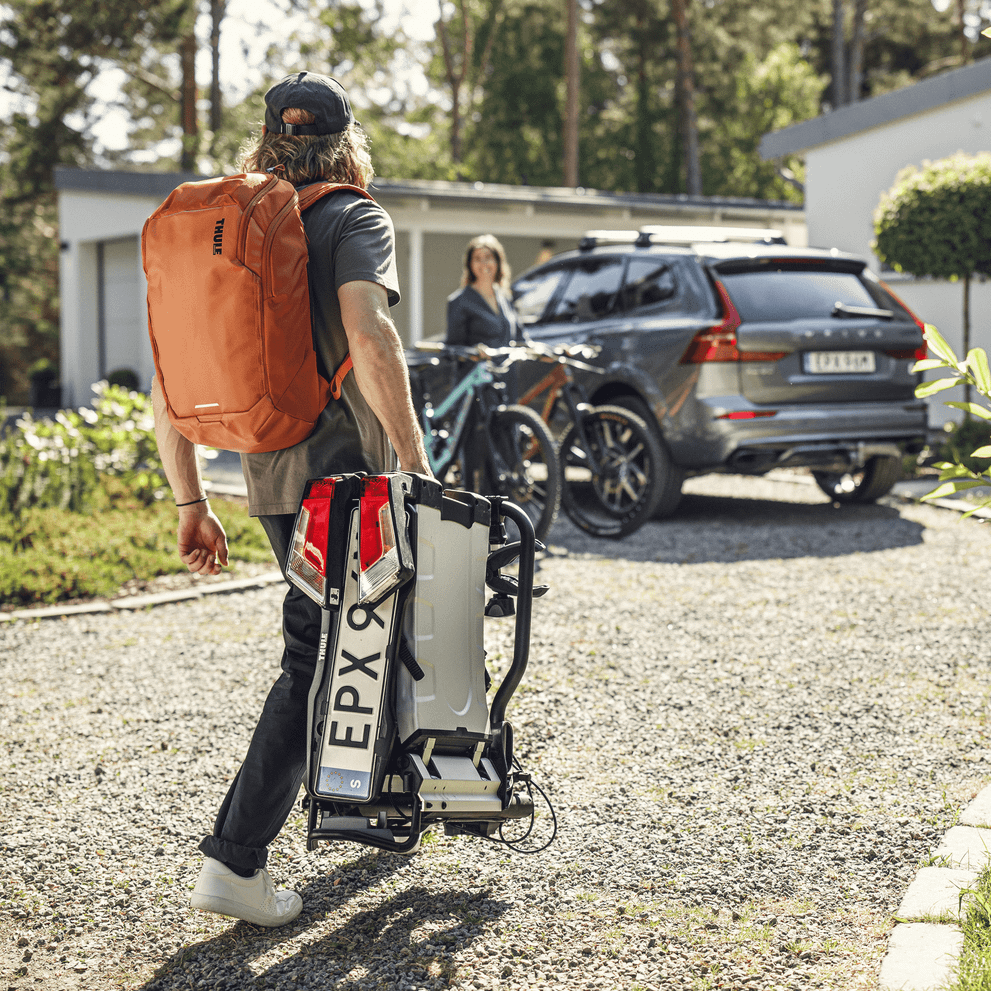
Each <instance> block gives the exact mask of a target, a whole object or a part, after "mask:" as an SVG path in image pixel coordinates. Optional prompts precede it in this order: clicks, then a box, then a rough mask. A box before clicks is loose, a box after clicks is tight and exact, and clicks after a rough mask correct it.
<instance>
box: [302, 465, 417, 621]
mask: <svg viewBox="0 0 991 991" xmlns="http://www.w3.org/2000/svg"><path fill="white" fill-rule="evenodd" d="M407 484H408V483H406V484H404V482H403V479H402V477H401V476H398V475H392V476H383V475H373V476H368V477H364V478H354V479H353V480H341V479H333V478H323V479H316V480H312V481H309V482H307V483H306V489H305V491H304V494H303V499H302V501H301V503H300V507H299V512H298V513H297V514H296V525H295V527H294V530H293V539H292V544H291V546H290V551H289V558H288V560H287V562H286V577H287V578H288V579H289V581H291V582H292V583H293V584H294V585H296V586H297V588H299V589H301V590H302V591H303V592H305V593H306V595H308V596H309V597H310V598H311V599H313V601H314V602H316V603H317V604H318V605H320V606H322V607H323V608H324V609H334V608H336V607H337V606H338V605H340V595H341V585H342V583H343V577H344V571H343V569H344V566H345V562H344V560H343V557H344V553H345V544H346V538H345V536H344V535H345V534H346V533H347V516H346V514H347V512H348V509H349V507H350V506H352V505H353V502H352V500H353V498H354V496H355V495H358V496H359V498H358V516H359V525H358V568H359V573H358V588H359V598H358V604H359V605H362V606H365V605H368V606H374V605H377V604H378V603H379V602H381V601H382V599H384V598H385V597H386V596H387V595H389V593H390V592H392V591H394V590H395V589H396V588H397V587H398V586H400V585H402V584H403V583H404V582H406V581H408V580H409V579H410V578H411V577H412V575H413V571H414V565H413V551H412V549H411V548H410V545H409V539H408V536H407V532H406V510H405V505H404V499H405V495H406V491H407ZM355 485H358V486H360V490H359V492H357V493H356V492H355V491H354V486H355Z"/></svg>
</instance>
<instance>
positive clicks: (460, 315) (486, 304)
mask: <svg viewBox="0 0 991 991" xmlns="http://www.w3.org/2000/svg"><path fill="white" fill-rule="evenodd" d="M509 280H510V270H509V264H508V263H507V261H506V252H505V251H504V250H503V247H502V245H501V244H500V243H499V242H498V241H497V240H496V239H495V238H494V237H493V236H492V235H491V234H482V235H480V236H479V237H475V238H472V240H471V241H469V242H468V247H467V249H466V250H465V260H464V271H463V272H462V274H461V288H460V289H459V290H458V291H457V292H456V293H454V294H453V295H451V296H449V297H448V300H447V337H446V338H445V342H446V343H447V344H462V345H463V344H468V345H473V344H485V345H487V346H488V347H493V348H499V347H505V346H506V345H507V344H509V343H511V342H512V341H515V340H517V339H518V338H520V337H522V336H523V335H522V334H521V333H520V326H519V320H518V319H517V316H516V311H515V310H514V309H513V303H512V299H511V297H510V291H509Z"/></svg>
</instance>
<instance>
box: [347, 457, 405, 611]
mask: <svg viewBox="0 0 991 991" xmlns="http://www.w3.org/2000/svg"><path fill="white" fill-rule="evenodd" d="M407 491H408V489H407V488H405V487H404V485H403V480H402V478H401V476H397V475H393V476H392V477H391V478H390V477H387V476H385V475H375V476H373V477H371V478H365V479H363V480H362V487H361V498H360V500H359V514H360V526H359V529H358V565H359V568H360V570H359V573H358V605H360V606H364V605H376V604H378V603H379V602H381V601H382V599H384V598H385V597H386V596H387V595H388V594H389V593H390V592H392V591H393V590H394V589H396V588H397V587H398V586H400V585H402V584H403V583H404V582H406V581H408V580H409V579H410V578H412V577H413V572H414V564H413V551H412V548H411V547H410V544H409V537H408V535H407V530H406V508H405V504H404V498H405V495H406V492H407Z"/></svg>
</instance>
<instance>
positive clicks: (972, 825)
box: [878, 786, 991, 991]
mask: <svg viewBox="0 0 991 991" xmlns="http://www.w3.org/2000/svg"><path fill="white" fill-rule="evenodd" d="M960 823H961V825H957V826H954V827H953V828H952V829H950V830H949V831H948V832H947V834H946V835H945V836H944V837H943V839H942V841H941V842H940V844H939V846H938V847H936V849H935V850H933V858H934V859H936V860H942V861H943V864H944V866H941V867H923V868H922V869H921V870H920V871H919V873H918V876H917V877H916V879H915V880H914V881H913V882H912V883H911V884H910V885H909V888H908V891H906V892H905V897H904V898H903V899H902V903H901V905H899V906H898V911H897V912H896V913H895V918H896V919H897V920H898V924H897V925H896V926H895V928H894V929H893V930H892V933H891V936H890V937H889V939H888V952H887V954H886V955H885V957H884V960H882V961H881V974H880V978H879V981H878V988H879V991H937V989H940V988H945V987H947V986H948V985H949V984H950V983H951V981H952V980H953V978H954V972H955V970H956V966H957V962H958V960H959V959H960V953H961V951H962V950H963V933H962V932H961V930H960V926H959V924H958V923H959V920H960V917H961V911H962V907H961V897H960V893H961V892H962V891H964V890H965V889H967V888H969V887H972V886H973V884H974V882H975V881H976V880H977V875H978V873H979V872H980V871H981V869H982V868H984V867H985V865H986V864H987V863H988V862H989V861H991V786H988V787H987V788H985V789H984V790H983V791H981V792H980V793H979V794H978V795H977V797H976V798H975V799H974V800H973V801H972V802H971V803H970V805H968V806H967V808H966V809H964V811H963V813H962V814H961V816H960Z"/></svg>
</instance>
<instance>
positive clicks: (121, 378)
mask: <svg viewBox="0 0 991 991" xmlns="http://www.w3.org/2000/svg"><path fill="white" fill-rule="evenodd" d="M107 384H108V385H119V386H120V387H121V388H122V389H126V390H127V391H128V392H136V391H137V389H138V385H139V384H140V383H139V382H138V373H137V372H136V371H134V369H132V368H115V369H114V370H113V371H112V372H110V373H109V374H108V375H107Z"/></svg>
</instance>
